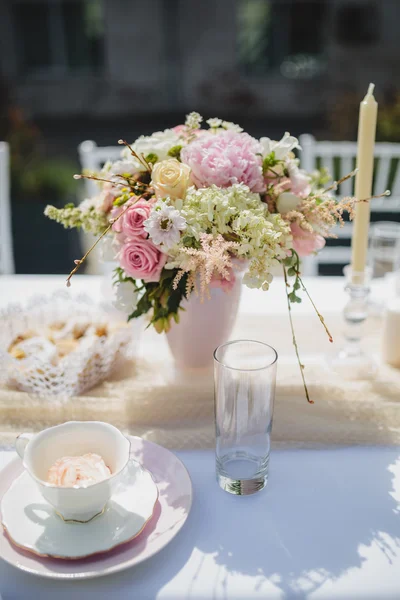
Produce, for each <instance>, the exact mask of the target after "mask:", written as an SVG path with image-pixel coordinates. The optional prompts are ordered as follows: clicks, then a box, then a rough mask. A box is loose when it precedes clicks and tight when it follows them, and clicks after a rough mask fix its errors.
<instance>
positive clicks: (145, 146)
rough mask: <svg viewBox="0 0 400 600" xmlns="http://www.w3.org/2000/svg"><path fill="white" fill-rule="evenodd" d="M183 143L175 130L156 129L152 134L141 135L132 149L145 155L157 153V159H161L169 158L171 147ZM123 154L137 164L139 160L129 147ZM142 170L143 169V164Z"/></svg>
mask: <svg viewBox="0 0 400 600" xmlns="http://www.w3.org/2000/svg"><path fill="white" fill-rule="evenodd" d="M181 144H182V141H181V139H180V138H179V135H178V134H177V133H176V132H175V131H173V130H172V129H165V130H164V131H156V132H155V133H153V134H152V135H141V136H140V137H139V138H138V139H137V140H136V141H135V142H134V143H133V144H132V149H133V150H134V151H135V152H136V153H137V154H139V155H141V154H143V155H144V156H145V157H146V156H148V155H149V154H156V156H157V159H158V160H159V161H160V160H165V159H166V158H168V151H169V150H171V148H173V147H174V146H180V145H181ZM121 156H122V157H123V158H124V159H128V160H132V161H133V162H134V163H136V164H137V161H135V159H134V157H133V156H132V154H131V152H130V150H129V148H124V149H123V150H122V152H121ZM140 170H141V171H143V166H142V167H141V169H140Z"/></svg>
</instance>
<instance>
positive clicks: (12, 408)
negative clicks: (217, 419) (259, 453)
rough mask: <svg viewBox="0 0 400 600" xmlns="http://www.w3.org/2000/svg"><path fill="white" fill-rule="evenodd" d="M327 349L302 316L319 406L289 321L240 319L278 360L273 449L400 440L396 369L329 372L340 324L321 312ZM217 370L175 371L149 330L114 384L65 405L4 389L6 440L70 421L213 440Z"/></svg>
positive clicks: (373, 332) (303, 345) (168, 442)
mask: <svg viewBox="0 0 400 600" xmlns="http://www.w3.org/2000/svg"><path fill="white" fill-rule="evenodd" d="M325 317H326V321H327V323H328V325H329V326H330V328H331V330H332V332H333V334H334V337H337V338H338V342H337V343H336V344H335V348H332V345H330V344H329V342H328V341H327V338H326V337H325V334H324V332H323V330H322V328H321V327H320V325H319V322H318V319H316V318H315V317H313V316H310V315H298V316H297V318H296V319H295V320H296V329H297V335H298V342H299V346H300V349H301V352H302V360H303V362H304V363H305V364H306V365H307V367H306V370H305V374H306V377H307V380H308V384H309V388H310V393H311V396H312V398H313V399H314V401H315V404H313V405H309V404H308V403H307V401H306V399H305V396H304V390H303V387H302V383H301V378H300V374H299V369H298V366H297V364H296V361H295V357H294V352H293V348H292V346H291V335H290V330H289V325H288V320H287V316H286V315H283V314H281V315H278V316H273V315H272V316H271V318H267V317H261V316H259V315H258V316H249V315H246V316H241V318H240V319H239V320H238V323H237V327H236V330H235V332H234V335H233V339H240V338H253V339H258V340H261V341H265V342H267V343H270V344H271V345H273V346H274V347H275V348H276V349H277V351H278V354H279V363H278V364H279V366H278V382H277V395H276V403H275V413H274V426H273V435H272V437H273V444H274V445H275V446H279V447H319V446H327V445H350V444H371V445H377V444H400V371H397V370H396V369H392V368H390V367H388V366H386V365H381V367H380V369H379V373H378V376H377V377H376V378H375V379H374V380H372V381H362V382H361V381H358V382H346V381H341V380H340V378H339V377H338V376H337V375H335V374H334V373H333V372H331V371H330V369H329V368H328V366H327V365H326V363H325V361H324V355H325V353H326V352H328V351H332V350H333V349H335V350H337V349H338V347H339V346H340V330H341V321H340V317H339V316H338V315H325ZM380 329H381V322H380V321H379V320H375V319H370V323H369V326H368V335H367V336H366V338H365V340H364V343H365V345H366V347H368V348H370V349H371V350H373V351H375V352H376V354H377V355H378V354H379V332H380ZM213 410H214V409H213V373H212V371H207V370H203V371H190V372H189V371H188V372H177V371H176V370H175V368H174V366H173V362H172V359H171V357H170V355H169V351H168V348H167V344H166V341H165V339H164V337H161V336H157V334H155V333H154V332H150V331H147V332H146V333H145V334H144V336H143V343H142V347H141V357H139V358H138V359H137V360H136V361H131V362H127V363H125V364H123V365H120V367H119V369H118V370H117V371H116V372H115V373H114V375H113V377H112V379H110V380H109V381H107V382H104V383H102V384H101V385H99V386H98V387H96V388H94V389H92V390H90V391H89V392H87V393H86V394H85V395H83V396H79V397H74V398H71V399H69V400H67V401H66V402H61V401H59V400H57V399H55V398H53V399H48V398H39V397H35V396H33V395H30V394H26V393H22V392H17V391H12V390H8V389H4V388H3V389H0V444H2V445H5V444H9V443H12V442H13V440H14V438H15V436H16V435H17V434H18V433H20V432H23V431H39V430H41V429H43V428H45V427H49V426H51V425H55V424H57V423H61V422H63V421H67V420H90V419H93V420H103V421H108V422H110V423H113V424H114V425H116V426H117V427H119V428H120V429H121V430H122V431H124V432H126V433H131V434H135V435H140V436H142V437H145V438H146V439H149V440H152V441H155V442H157V443H160V444H162V445H163V446H166V447H169V448H175V449H190V448H196V449H198V448H209V447H212V446H213V444H214V416H213Z"/></svg>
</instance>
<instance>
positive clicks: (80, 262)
mask: <svg viewBox="0 0 400 600" xmlns="http://www.w3.org/2000/svg"><path fill="white" fill-rule="evenodd" d="M141 197H142V196H139V197H138V198H137V199H136V200H135V202H133V203H130V204H128V206H125V208H124V210H123V211H122V212H120V214H119V215H118V217H116V218H115V219H111V220H110V224H109V225H108V226H107V227H106V228H105V230H104V231H103V233H102V234H101V235H100V236H99V237H98V238H97V240H96V241H95V242H94V244H92V245H91V246H90V248H89V250H88V251H87V252H86V253H85V254H84V255H83V256H82V258H81V259H78V260H75V261H74V262H75V265H76V266H75V267H74V268H73V269H72V271H71V273H70V274H69V275H68V277H67V287H70V286H71V278H72V276H73V275H75V273H76V272H77V271H78V269H79V268H80V267H81V266H82V264H83V263H84V262H85V260H86V259H87V257H88V256H89V254H90V253H91V252H92V250H93V249H94V248H95V247H96V246H97V244H98V243H99V242H100V240H101V239H102V238H103V237H104V236H105V235H106V234H107V233H108V232H109V231H110V229H111V227H112V226H113V225H114V223H116V222H117V221H118V219H120V218H121V217H122V215H123V214H124V213H125V212H126V211H127V210H128V208H131V206H133V205H134V204H136V202H137V201H138V200H140V198H141Z"/></svg>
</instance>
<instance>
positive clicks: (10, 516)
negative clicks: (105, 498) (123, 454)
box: [1, 460, 158, 559]
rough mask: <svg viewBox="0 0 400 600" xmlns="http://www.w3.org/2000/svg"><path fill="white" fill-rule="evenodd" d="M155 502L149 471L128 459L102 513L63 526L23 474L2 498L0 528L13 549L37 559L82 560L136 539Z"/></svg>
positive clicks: (156, 490) (151, 513)
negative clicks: (92, 517) (27, 553)
mask: <svg viewBox="0 0 400 600" xmlns="http://www.w3.org/2000/svg"><path fill="white" fill-rule="evenodd" d="M157 499H158V488H157V486H156V484H155V483H154V481H153V478H152V476H151V475H150V473H149V471H146V470H145V469H144V468H143V467H142V466H141V465H140V464H139V463H138V462H136V461H134V460H131V461H130V462H129V465H128V467H127V471H126V474H125V477H124V480H123V483H122V484H121V486H120V488H119V489H118V490H117V492H116V494H115V495H114V496H113V497H112V498H111V500H110V501H109V502H108V504H107V506H106V508H105V511H104V513H103V514H101V515H99V516H98V517H96V518H95V519H94V520H93V521H91V522H90V523H84V524H82V523H65V522H64V521H63V520H62V519H61V518H60V517H59V516H58V515H57V514H56V513H55V511H54V509H53V508H52V506H50V504H48V503H47V502H46V501H45V500H44V498H43V496H42V495H41V494H40V492H39V489H38V488H37V486H36V484H35V482H34V481H33V480H32V479H31V477H30V476H29V474H28V473H27V472H26V471H24V472H23V473H22V474H21V475H20V476H19V477H18V478H17V479H15V480H14V481H13V483H12V484H11V486H10V488H9V489H8V491H7V492H6V493H5V494H4V496H3V499H2V502H1V514H2V525H3V527H4V529H5V531H6V533H7V535H8V537H9V538H10V540H11V541H12V542H13V543H14V544H15V545H17V546H19V547H20V548H23V549H24V550H28V551H30V552H33V553H34V554H36V555H38V556H47V557H53V558H63V559H78V558H86V557H88V556H92V555H94V554H98V553H100V552H107V551H108V550H111V549H113V548H116V547H117V546H119V545H121V544H124V543H126V542H129V541H130V540H132V539H133V538H135V537H136V536H137V535H139V534H140V532H141V531H142V530H143V529H144V527H145V525H146V523H147V522H148V521H149V520H150V519H151V517H152V515H153V512H154V508H155V505H156V502H157Z"/></svg>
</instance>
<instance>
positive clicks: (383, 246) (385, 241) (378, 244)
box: [370, 221, 400, 278]
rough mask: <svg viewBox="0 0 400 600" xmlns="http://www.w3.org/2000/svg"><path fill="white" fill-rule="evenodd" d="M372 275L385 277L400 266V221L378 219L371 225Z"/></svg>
mask: <svg viewBox="0 0 400 600" xmlns="http://www.w3.org/2000/svg"><path fill="white" fill-rule="evenodd" d="M370 263H371V267H372V277H374V278H376V277H384V276H385V275H386V273H392V272H393V271H397V270H398V269H399V268H400V223H396V222H393V221H378V222H377V223H373V224H372V225H371V243H370Z"/></svg>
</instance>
